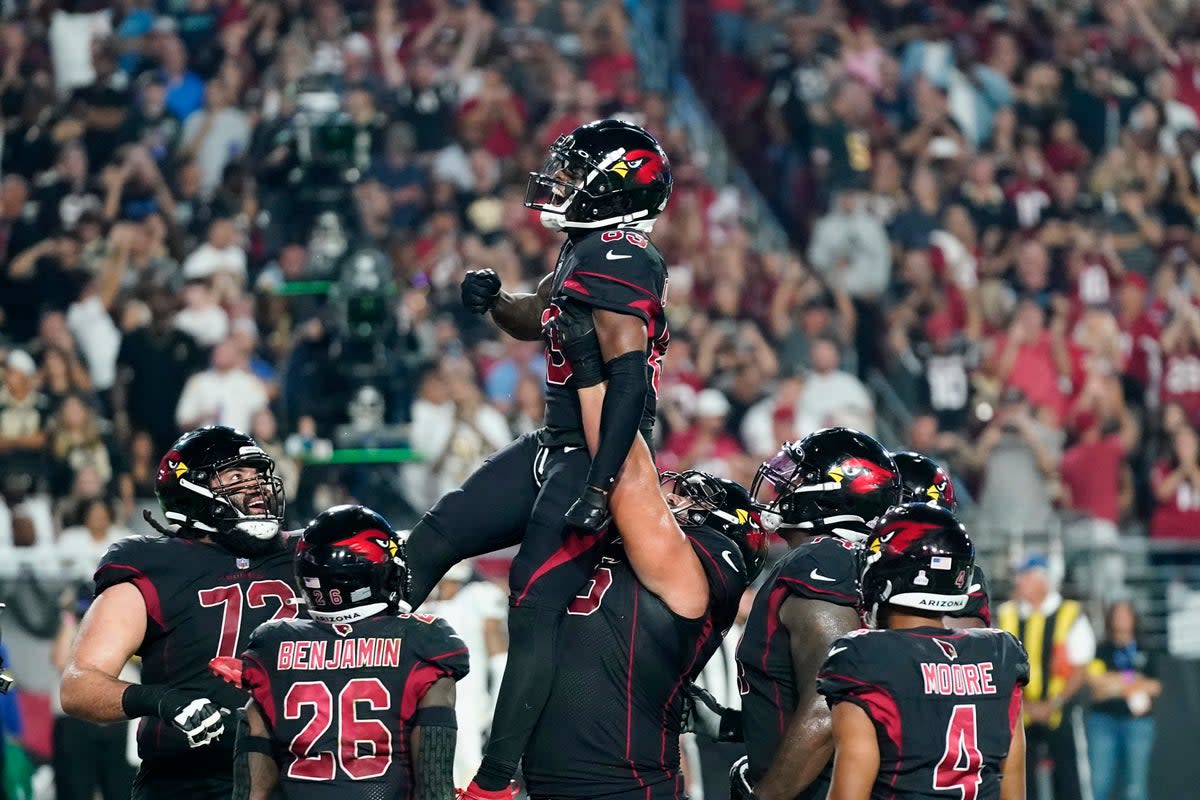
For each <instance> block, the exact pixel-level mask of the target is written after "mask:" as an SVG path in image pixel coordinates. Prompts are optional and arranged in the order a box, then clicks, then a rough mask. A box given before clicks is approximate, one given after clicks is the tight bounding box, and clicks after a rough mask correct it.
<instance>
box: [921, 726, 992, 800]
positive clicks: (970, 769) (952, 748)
mask: <svg viewBox="0 0 1200 800" xmlns="http://www.w3.org/2000/svg"><path fill="white" fill-rule="evenodd" d="M982 768H983V753H981V752H979V741H978V733H977V729H976V727H975V706H973V705H958V706H955V707H954V713H952V714H951V715H950V724H949V725H948V726H947V727H946V752H945V753H943V754H942V760H941V761H939V762H938V765H937V769H935V770H934V772H933V788H934V789H939V790H942V791H955V790H957V791H958V793H959V797H961V798H962V800H975V799H976V798H977V797H978V796H979V784H981V783H982V782H983V776H982V775H980V774H979V773H980V770H981V769H982Z"/></svg>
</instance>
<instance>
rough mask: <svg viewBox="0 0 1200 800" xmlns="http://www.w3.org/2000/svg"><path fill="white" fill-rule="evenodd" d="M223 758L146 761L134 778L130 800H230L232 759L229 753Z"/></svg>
mask: <svg viewBox="0 0 1200 800" xmlns="http://www.w3.org/2000/svg"><path fill="white" fill-rule="evenodd" d="M209 755H211V754H209ZM221 755H222V756H223V757H222V758H210V757H208V756H206V755H205V754H201V753H185V754H181V755H178V756H174V757H172V758H165V759H154V760H153V761H143V762H142V766H141V767H140V768H139V769H138V771H137V775H136V776H135V777H134V779H133V791H132V792H130V800H229V798H230V797H231V796H232V795H233V760H232V757H231V756H230V755H229V752H228V751H223V753H222V754H221ZM189 756H191V757H190V758H189Z"/></svg>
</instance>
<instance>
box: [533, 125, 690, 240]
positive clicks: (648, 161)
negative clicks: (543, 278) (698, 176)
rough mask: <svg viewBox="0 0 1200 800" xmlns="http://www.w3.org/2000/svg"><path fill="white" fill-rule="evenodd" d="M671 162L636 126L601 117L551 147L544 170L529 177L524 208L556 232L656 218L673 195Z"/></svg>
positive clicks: (609, 226)
mask: <svg viewBox="0 0 1200 800" xmlns="http://www.w3.org/2000/svg"><path fill="white" fill-rule="evenodd" d="M672 185H673V179H672V178H671V164H670V162H669V161H668V160H667V154H666V152H664V151H663V149H662V146H661V145H660V144H659V143H658V140H657V139H655V138H654V137H653V136H651V135H650V134H649V133H647V132H646V131H645V130H644V129H642V128H640V127H638V126H637V125H631V124H630V123H628V122H621V121H620V120H616V119H603V120H598V121H596V122H589V123H588V124H586V125H580V126H579V127H578V128H576V129H575V130H573V131H571V132H570V133H568V134H567V135H565V136H560V137H558V140H557V141H555V142H554V144H552V145H550V155H549V156H548V157H547V159H546V163H545V164H544V165H543V166H542V170H541V172H531V173H529V184H528V186H527V187H526V189H525V205H526V207H528V208H532V209H534V210H536V211H540V212H541V216H542V224H543V225H545V226H546V227H547V228H553V229H556V230H558V229H563V228H568V229H574V230H580V229H583V230H588V229H598V228H611V227H615V226H617V225H630V224H636V223H639V222H646V221H649V220H653V219H654V218H656V217H657V216H658V215H659V214H661V213H662V212H663V209H665V208H666V207H667V200H668V199H669V198H670V197H671V187H672Z"/></svg>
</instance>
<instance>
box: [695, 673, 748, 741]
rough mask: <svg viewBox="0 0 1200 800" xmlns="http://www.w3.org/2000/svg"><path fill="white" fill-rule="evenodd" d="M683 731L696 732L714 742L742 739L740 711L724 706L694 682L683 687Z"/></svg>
mask: <svg viewBox="0 0 1200 800" xmlns="http://www.w3.org/2000/svg"><path fill="white" fill-rule="evenodd" d="M683 692H684V694H683V726H684V727H683V732H684V733H698V734H700V735H701V736H704V737H707V738H709V739H712V740H713V741H714V742H740V741H742V712H741V711H739V710H738V709H736V708H724V707H722V705H721V704H720V703H718V702H717V698H715V697H713V696H712V695H711V694H709V692H708V691H707V690H705V689H702V688H701V687H699V686H697V685H696V684H694V683H689V684H688V685H687V686H685V687H683Z"/></svg>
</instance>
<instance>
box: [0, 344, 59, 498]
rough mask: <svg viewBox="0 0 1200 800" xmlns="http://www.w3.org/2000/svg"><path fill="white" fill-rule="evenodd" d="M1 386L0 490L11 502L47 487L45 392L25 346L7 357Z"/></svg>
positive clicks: (46, 410)
mask: <svg viewBox="0 0 1200 800" xmlns="http://www.w3.org/2000/svg"><path fill="white" fill-rule="evenodd" d="M4 366H5V369H4V385H3V386H0V454H3V456H4V457H3V458H0V493H2V494H3V496H4V499H5V500H7V501H8V504H9V505H10V506H12V505H14V504H17V503H20V502H21V501H22V500H24V499H25V498H26V497H28V496H29V495H31V494H33V493H34V492H36V491H38V490H39V489H41V488H42V487H43V484H44V480H43V476H44V475H45V457H44V450H43V448H44V447H45V445H46V438H47V435H46V431H47V427H48V426H47V425H46V423H47V418H48V414H49V409H48V403H47V401H46V397H45V395H43V394H42V393H41V392H39V391H37V388H36V386H35V384H34V379H35V378H36V377H37V365H36V364H34V361H33V358H32V357H31V356H30V355H29V354H28V353H26V352H24V351H22V350H13V351H10V352H9V354H8V358H7V359H6V361H5V364H4Z"/></svg>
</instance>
